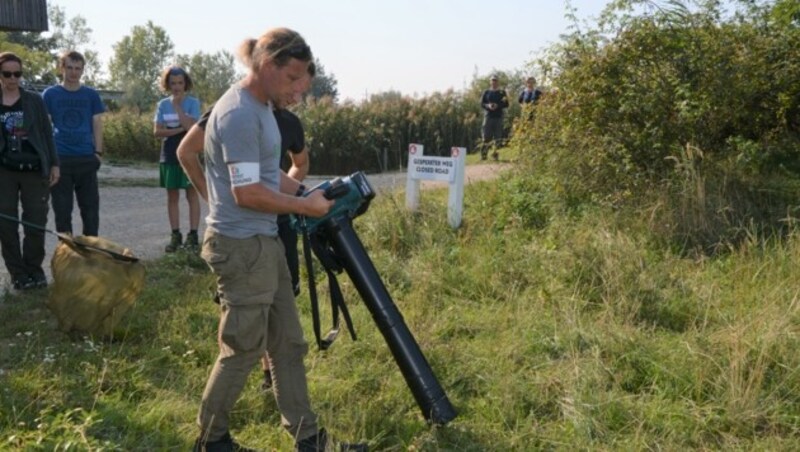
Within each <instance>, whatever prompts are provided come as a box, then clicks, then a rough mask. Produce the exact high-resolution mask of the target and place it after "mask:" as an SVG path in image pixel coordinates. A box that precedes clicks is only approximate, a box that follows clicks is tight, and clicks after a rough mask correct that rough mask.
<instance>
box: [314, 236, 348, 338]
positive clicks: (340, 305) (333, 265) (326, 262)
mask: <svg viewBox="0 0 800 452" xmlns="http://www.w3.org/2000/svg"><path fill="white" fill-rule="evenodd" d="M312 251H313V252H314V254H315V255H316V256H317V258H318V259H319V260H320V262H321V263H322V266H323V268H325V272H326V273H327V275H328V287H329V289H330V294H331V312H332V315H333V327H332V329H331V330H330V331H329V332H328V334H326V335H325V338H324V339H323V338H322V334H321V325H320V315H319V301H318V297H317V288H316V283H315V280H314V265H313V262H312V259H311V252H312ZM303 257H304V258H305V261H306V270H307V272H308V295H309V299H310V300H311V321H312V323H313V325H314V337H315V338H316V340H317V346H318V347H319V349H320V350H327V349H328V348H330V346H331V345H333V341H335V340H336V337H337V336H338V335H339V313H340V312H341V313H342V316H343V317H344V321H345V325H347V329H348V331H349V332H350V337H351V338H352V339H353V340H356V333H355V329H354V328H353V321H352V319H351V317H350V311H349V310H348V309H347V305H346V304H345V303H344V296H342V290H341V288H340V287H339V281H338V280H337V278H336V273H341V271H342V265H341V263H340V261H339V258H338V257H337V256H336V255H335V253H334V252H333V251H332V250H330V249H329V248H328V247H327V246H325V245H324V244H323V240H322V238H321V237H320V236H319V234H313V235H312V236H310V237H309V234H308V232H307V231H303Z"/></svg>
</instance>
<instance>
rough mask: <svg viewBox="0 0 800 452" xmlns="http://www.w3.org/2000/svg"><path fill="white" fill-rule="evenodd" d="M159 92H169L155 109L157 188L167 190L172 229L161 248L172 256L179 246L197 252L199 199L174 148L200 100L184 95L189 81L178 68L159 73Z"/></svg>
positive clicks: (196, 115)
mask: <svg viewBox="0 0 800 452" xmlns="http://www.w3.org/2000/svg"><path fill="white" fill-rule="evenodd" d="M161 89H163V90H164V92H165V93H170V96H169V97H165V98H163V99H161V100H160V101H159V102H158V105H157V106H156V113H155V118H153V122H154V123H155V125H154V127H153V133H154V134H155V136H156V137H157V138H160V139H161V157H160V159H159V161H160V162H161V163H160V165H159V174H160V177H159V180H160V184H161V187H163V188H166V189H167V216H168V217H169V225H170V227H171V228H172V234H171V235H170V241H169V243H168V244H167V246H166V247H165V248H164V251H165V252H167V253H174V252H175V251H177V250H178V249H180V248H181V247H183V248H185V249H186V250H189V251H194V252H197V251H199V249H200V243H199V239H198V237H197V229H198V227H199V225H200V200H199V198H198V196H197V190H196V189H195V188H194V186H192V184H191V183H190V181H189V178H187V177H186V174H185V173H184V172H183V169H182V168H181V165H180V163H179V162H178V156H177V152H178V145H179V144H180V143H181V141H182V140H183V138H184V137H185V136H186V132H188V131H189V129H190V128H191V127H192V126H193V125H194V123H196V122H197V120H198V119H200V101H199V100H198V99H197V98H196V97H194V96H190V95H189V94H188V92H189V91H191V90H192V78H191V77H190V76H189V74H188V73H187V72H186V71H185V70H183V69H182V68H180V67H174V66H173V67H168V68H166V69H164V71H163V72H162V73H161ZM181 190H186V202H187V203H188V205H189V232H188V233H187V234H186V242H183V235H182V234H181V230H180V207H179V204H178V201H180V191H181Z"/></svg>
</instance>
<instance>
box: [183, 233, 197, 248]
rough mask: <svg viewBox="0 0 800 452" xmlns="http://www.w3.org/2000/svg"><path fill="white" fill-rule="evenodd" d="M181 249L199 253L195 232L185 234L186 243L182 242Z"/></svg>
mask: <svg viewBox="0 0 800 452" xmlns="http://www.w3.org/2000/svg"><path fill="white" fill-rule="evenodd" d="M183 248H184V249H186V250H187V251H191V252H193V253H196V252H198V251H200V241H199V239H198V238H197V231H191V232H189V233H188V234H186V241H185V242H183Z"/></svg>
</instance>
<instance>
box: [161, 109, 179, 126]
mask: <svg viewBox="0 0 800 452" xmlns="http://www.w3.org/2000/svg"><path fill="white" fill-rule="evenodd" d="M180 125H181V120H180V116H178V114H177V113H164V126H165V127H166V128H168V129H175V128H178V127H180Z"/></svg>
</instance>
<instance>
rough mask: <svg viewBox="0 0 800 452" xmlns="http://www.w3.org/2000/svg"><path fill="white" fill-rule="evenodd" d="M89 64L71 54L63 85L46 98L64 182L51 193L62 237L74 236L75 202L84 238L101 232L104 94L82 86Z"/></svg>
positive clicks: (65, 58) (61, 62)
mask: <svg viewBox="0 0 800 452" xmlns="http://www.w3.org/2000/svg"><path fill="white" fill-rule="evenodd" d="M85 65H86V59H85V58H84V56H83V55H82V54H81V53H80V52H77V51H74V50H70V51H67V52H64V53H63V54H61V56H60V57H59V59H58V70H59V72H60V73H61V84H59V85H54V86H51V87H49V88H47V89H46V90H44V93H42V97H43V98H44V103H45V105H47V111H48V112H49V113H50V119H51V120H52V121H53V129H54V132H55V140H56V149H57V151H58V159H59V162H60V164H61V165H60V167H61V179H60V180H59V182H58V183H57V184H56V185H54V186H53V189H52V191H51V196H52V204H53V213H54V214H55V219H56V231H58V232H61V233H65V234H70V235H71V234H72V210H73V206H74V200H75V199H77V201H78V209H80V213H81V222H82V223H83V228H82V229H83V235H85V236H92V237H96V236H97V235H98V233H99V229H100V189H99V186H98V183H97V171H98V170H99V169H100V165H101V156H102V155H103V113H104V112H105V110H106V109H105V106H104V105H103V101H102V100H101V99H100V94H98V93H97V91H96V90H95V89H93V88H90V87H88V86H85V85H83V84H82V83H81V77H82V76H83V69H84V66H85Z"/></svg>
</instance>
